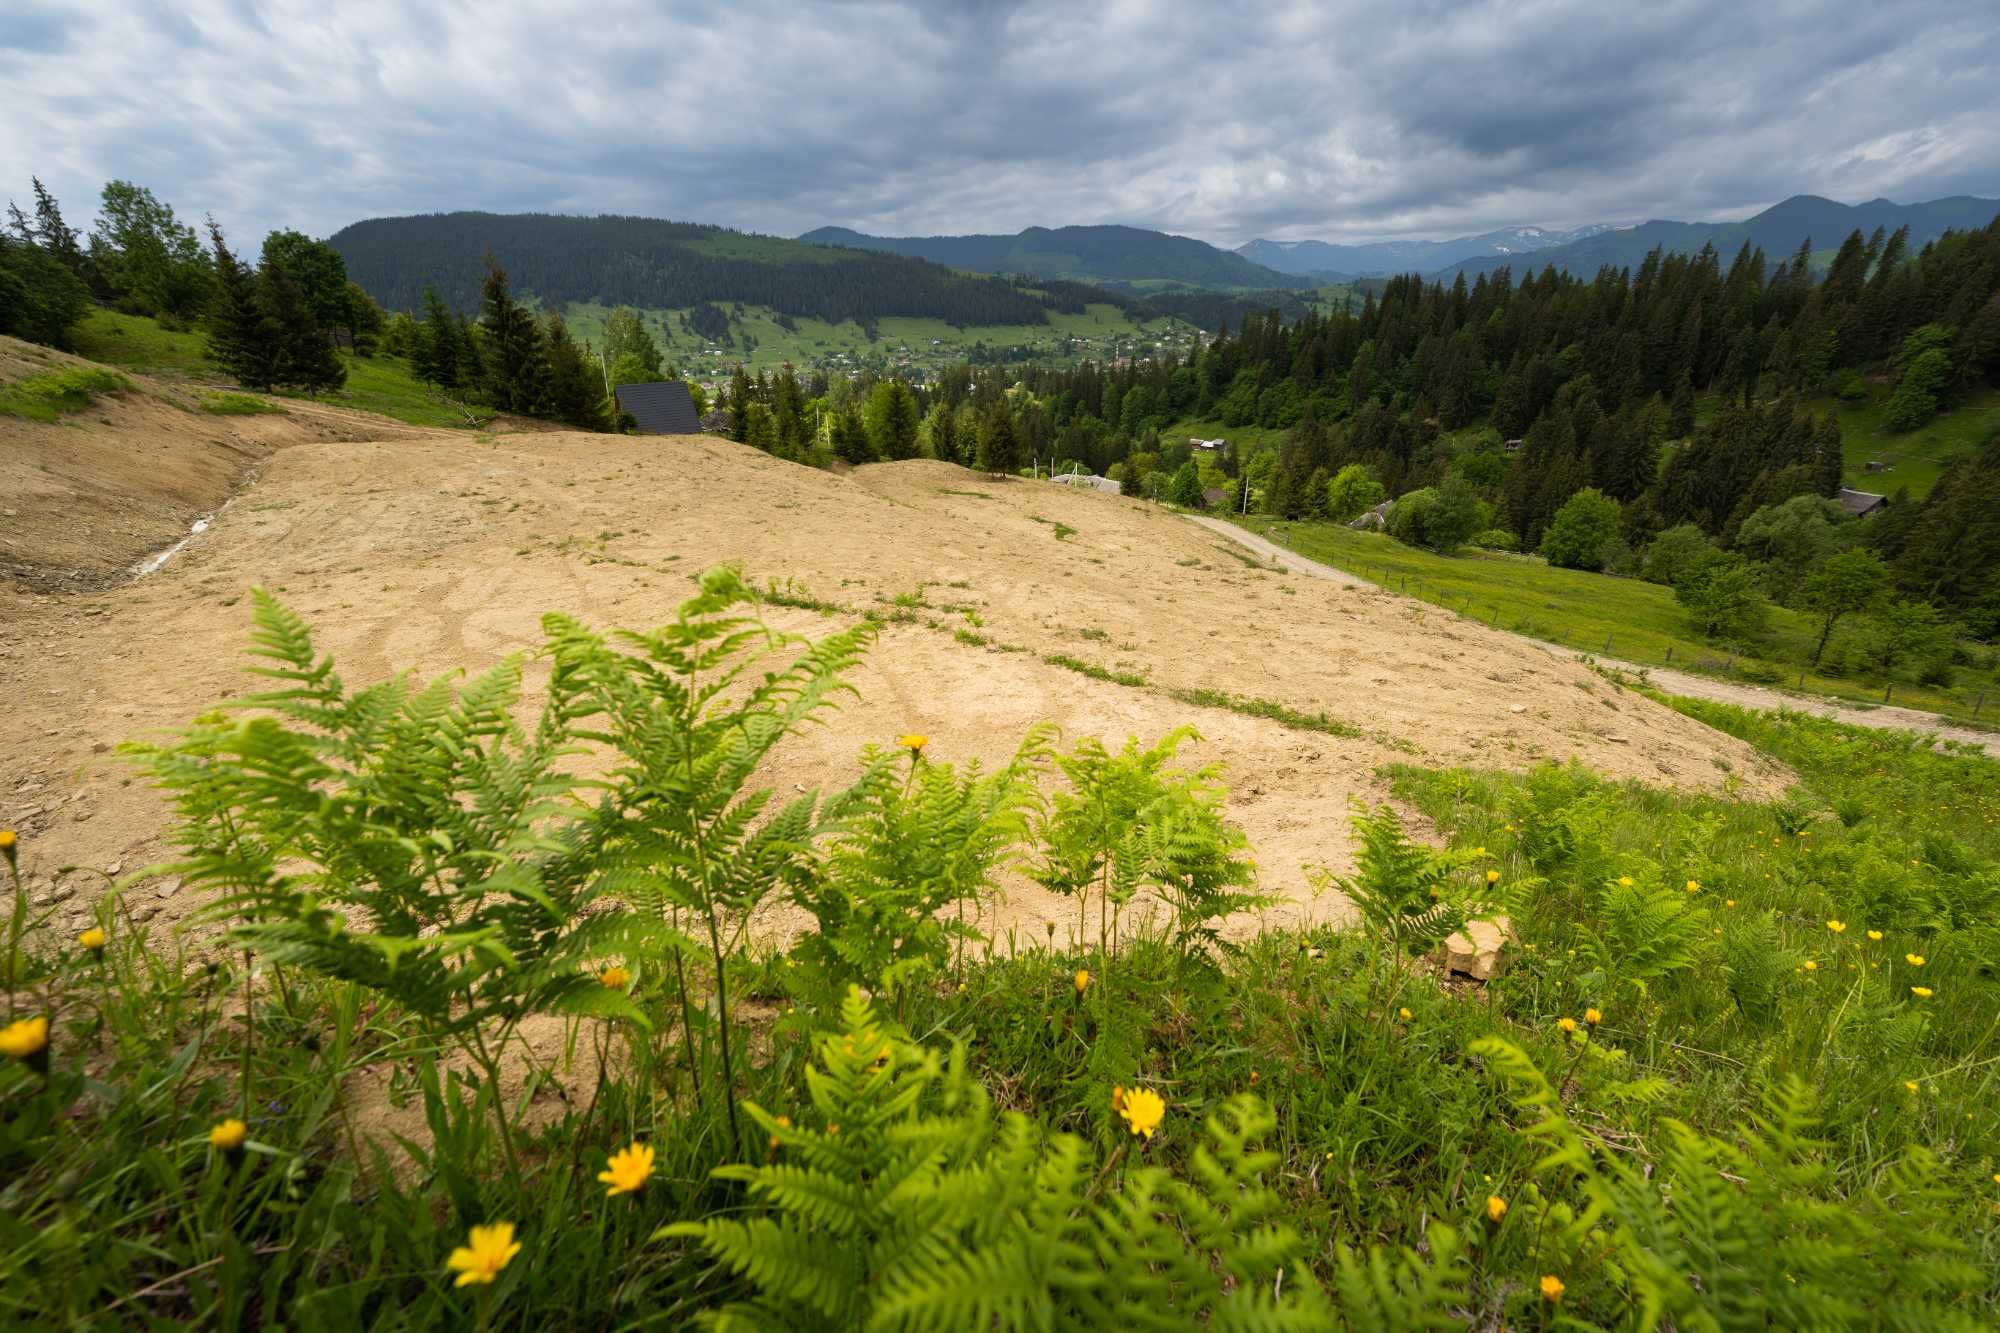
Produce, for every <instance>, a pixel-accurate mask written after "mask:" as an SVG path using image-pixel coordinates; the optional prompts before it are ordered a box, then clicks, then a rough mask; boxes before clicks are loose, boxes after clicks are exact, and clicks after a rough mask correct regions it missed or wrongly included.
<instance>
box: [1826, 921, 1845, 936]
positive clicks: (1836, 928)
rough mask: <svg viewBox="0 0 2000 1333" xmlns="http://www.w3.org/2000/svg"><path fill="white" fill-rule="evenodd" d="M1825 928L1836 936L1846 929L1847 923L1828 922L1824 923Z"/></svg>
mask: <svg viewBox="0 0 2000 1333" xmlns="http://www.w3.org/2000/svg"><path fill="white" fill-rule="evenodd" d="M1826 928H1827V929H1828V930H1830V931H1832V932H1833V933H1834V934H1836V935H1838V934H1840V932H1841V931H1843V930H1846V929H1847V923H1846V922H1845V921H1829V922H1827V923H1826Z"/></svg>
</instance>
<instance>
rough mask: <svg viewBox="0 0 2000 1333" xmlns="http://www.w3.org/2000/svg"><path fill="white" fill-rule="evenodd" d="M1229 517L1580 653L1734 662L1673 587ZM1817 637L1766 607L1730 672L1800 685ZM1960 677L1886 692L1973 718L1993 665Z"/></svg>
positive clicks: (1873, 693)
mask: <svg viewBox="0 0 2000 1333" xmlns="http://www.w3.org/2000/svg"><path fill="white" fill-rule="evenodd" d="M1230 521H1231V522H1235V523H1239V524H1240V525H1241V526H1243V527H1244V528H1247V529H1248V530H1250V531H1252V532H1257V533H1262V534H1263V535H1264V536H1266V537H1269V538H1270V539H1271V540H1273V541H1275V542H1278V543H1279V544H1280V545H1282V546H1285V547H1286V548H1288V549H1290V550H1293V551H1297V552H1298V553H1299V554H1300V555H1304V556H1308V557H1310V558H1312V559H1314V560H1318V561H1320V562H1321V563H1323V564H1328V565H1332V566H1333V567H1334V568H1336V569H1342V570H1346V571H1347V572H1348V573H1350V574H1356V575H1359V576H1360V577H1362V578H1364V579H1368V580H1369V581H1371V582H1374V583H1377V584H1379V585H1381V586H1383V587H1385V588H1387V589H1389V590H1390V591H1391V592H1399V593H1405V594H1407V595H1409V596H1411V597H1415V598H1418V599H1420V600H1422V601H1425V602H1430V603H1432V604H1433V605H1438V606H1443V607H1445V608H1447V609H1449V610H1452V611H1456V612H1459V613H1461V614H1464V615H1467V616H1471V617H1472V618H1474V619H1476V620H1481V621H1484V622H1485V623H1487V624H1489V625H1495V626H1497V627H1498V628H1500V629H1504V630H1510V631H1512V632H1514V633H1516V634H1525V635H1527V636H1529V637H1530V638H1536V639H1542V640H1544V641H1546V642H1549V643H1554V644H1560V645H1562V646H1564V647H1567V648H1574V649H1576V650H1578V651H1579V652H1588V653H1594V654H1598V655H1602V656H1607V657H1616V658H1622V659H1624V660H1625V661H1628V662H1636V663H1639V664H1640V665H1643V666H1668V667H1672V668H1674V669H1675V670H1682V671H1699V672H1709V673H1715V674H1724V673H1725V670H1726V668H1727V667H1728V664H1729V661H1730V658H1731V655H1732V654H1731V651H1730V649H1729V648H1728V647H1726V646H1721V645H1717V644H1713V643H1706V642H1704V641H1703V640H1702V639H1701V638H1700V637H1699V636H1698V635H1696V634H1695V633H1694V632H1693V631H1692V630H1691V629H1690V628H1689V627H1688V623H1687V615H1686V612H1685V611H1684V610H1683V609H1682V608H1681V606H1680V604H1679V603H1677V602H1676V601H1675V600H1674V592H1673V589H1671V588H1667V587H1662V586H1661V585H1659V584H1654V583H1645V582H1642V581H1640V580H1638V579H1624V578H1612V577H1610V576H1609V575H1604V574H1591V573H1585V572H1583V571H1581V570H1573V569H1556V568H1553V567H1551V566H1550V565H1549V564H1548V563H1546V562H1545V561H1543V560H1541V559H1539V558H1538V557H1534V556H1522V555H1504V554H1501V553H1498V552H1491V551H1478V550H1473V549H1471V548H1466V549H1463V550H1461V551H1459V552H1458V553H1457V554H1456V555H1450V556H1443V555H1438V554H1435V553H1434V552H1430V551H1423V550H1418V549H1416V548H1415V547H1410V546H1405V545H1403V544H1402V543H1400V542H1397V541H1395V540H1393V539H1391V538H1389V537H1386V536H1383V535H1381V534H1379V533H1366V532H1357V531H1355V530H1353V529H1351V528H1348V527H1344V526H1341V525H1338V524H1329V523H1290V522H1285V521H1283V520H1279V519H1272V518H1269V517H1266V516H1262V515H1257V514H1252V515H1250V516H1248V517H1247V518H1234V517H1232V518H1231V520H1230ZM1815 637H1816V633H1815V629H1814V627H1813V625H1812V624H1811V622H1810V621H1809V620H1808V619H1807V618H1806V617H1804V616H1801V615H1799V614H1797V613H1795V612H1792V611H1788V610H1786V609H1785V608H1783V607H1773V608H1772V609H1771V628H1770V635H1769V637H1768V638H1767V639H1765V640H1762V641H1760V642H1758V643H1756V644H1754V645H1752V646H1751V647H1750V651H1748V652H1746V653H1744V654H1743V657H1742V658H1741V659H1739V660H1738V662H1737V671H1738V672H1739V673H1740V672H1741V671H1742V670H1744V669H1746V668H1747V669H1748V670H1749V671H1751V672H1753V673H1755V672H1757V671H1759V670H1760V667H1759V666H1758V665H1756V664H1757V663H1763V664H1768V666H1767V667H1766V668H1763V669H1764V670H1765V671H1766V673H1767V674H1768V675H1769V676H1770V677H1771V682H1772V683H1776V684H1779V685H1782V686H1783V687H1784V688H1786V689H1796V688H1799V687H1800V686H1799V682H1800V668H1801V666H1802V665H1803V664H1804V662H1805V661H1806V659H1807V658H1808V657H1809V656H1810V655H1811V651H1812V645H1813V642H1814V639H1815ZM1958 677H1959V679H1958V681H1957V683H1956V684H1955V685H1953V686H1952V687H1951V688H1949V689H1941V688H1938V687H1934V686H1926V685H1917V684H1912V683H1908V682H1904V681H1900V680H1899V681H1897V682H1895V683H1894V684H1893V686H1891V687H1890V689H1891V696H1890V702H1893V703H1896V704H1900V705H1902V706H1904V707H1908V708H1919V709H1925V710H1928V711H1931V712H1936V713H1942V714H1945V715H1947V716H1951V717H1955V718H1962V719H1970V718H1971V717H1972V711H1973V709H1974V708H1975V707H1976V706H1977V705H1978V700H1979V696H1980V695H1981V694H1982V693H1983V692H1986V691H1988V690H1993V691H1994V692H1995V694H1996V696H2000V688H1996V684H1995V680H1994V678H1993V676H1992V674H1991V668H1990V666H1989V667H1988V668H1987V669H1986V670H1984V671H1975V670H1973V669H1964V668H1962V669H1960V671H1959V672H1958ZM1803 689H1804V691H1805V692H1806V693H1808V694H1821V695H1826V696H1829V697H1832V698H1837V699H1844V700H1849V701H1852V702H1855V703H1880V702H1881V701H1882V693H1883V689H1884V682H1881V681H1868V680H1860V679H1843V678H1839V677H1831V676H1822V675H1819V674H1817V673H1813V672H1807V673H1806V674H1805V676H1804V686H1803ZM1996 711H2000V697H1996V698H1993V699H1989V700H1988V703H1987V706H1986V707H1985V708H1984V709H1982V710H1981V712H1980V718H1981V719H1983V720H1992V719H1993V718H1994V717H1995V714H1996Z"/></svg>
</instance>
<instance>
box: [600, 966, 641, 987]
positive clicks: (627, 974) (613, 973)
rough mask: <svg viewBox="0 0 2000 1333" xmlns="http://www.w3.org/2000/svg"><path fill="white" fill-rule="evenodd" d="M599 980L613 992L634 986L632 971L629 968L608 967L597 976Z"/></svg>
mask: <svg viewBox="0 0 2000 1333" xmlns="http://www.w3.org/2000/svg"><path fill="white" fill-rule="evenodd" d="M597 979H598V980H599V981H600V982H602V983H603V984H604V985H606V986H609V987H610V988H611V989H612V990H624V989H625V988H626V987H627V986H629V985H631V984H632V969H631V968H629V967H607V968H605V969H604V970H603V971H602V972H599V973H598V974H597Z"/></svg>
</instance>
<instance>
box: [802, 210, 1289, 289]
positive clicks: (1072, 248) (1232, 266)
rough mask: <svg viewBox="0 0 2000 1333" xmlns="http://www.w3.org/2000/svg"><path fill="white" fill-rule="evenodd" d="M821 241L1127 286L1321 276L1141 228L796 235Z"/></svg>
mask: <svg viewBox="0 0 2000 1333" xmlns="http://www.w3.org/2000/svg"><path fill="white" fill-rule="evenodd" d="M799 239H800V240H801V241H807V242H810V243H812V244H814V245H818V246H827V247H840V248H844V249H850V250H868V251H876V252H883V253H889V254H897V255H904V256H906V257H909V258H912V259H928V260H930V261H931V262H932V263H936V264H947V265H949V266H951V267H952V268H958V269H967V270H970V271H971V272H974V273H1018V274H1025V275H1027V276H1029V277H1036V278H1062V279H1068V280H1070V281H1074V282H1092V283H1100V284H1104V285H1109V286H1119V287H1126V288H1128V289H1131V290H1135V291H1146V290H1160V289H1162V288H1167V287H1177V288H1213V289H1221V290H1225V291H1265V290H1276V291H1282V290H1286V289H1292V288H1310V287H1316V286H1318V285H1319V282H1320V279H1318V278H1315V277H1311V276H1307V275H1304V274H1296V273H1280V272H1278V271H1277V270H1275V269H1269V268H1265V267H1264V266H1263V265H1262V264H1256V263H1252V262H1251V261H1250V260H1248V259H1245V258H1244V257H1243V256H1242V255H1239V254H1234V253H1232V252H1230V251H1228V250H1221V249H1217V248H1216V247H1215V246H1212V245H1210V244H1208V243H1207V242H1206V241H1197V240H1194V239H1192V238H1190V237H1187V236H1173V235H1170V234H1168V233H1166V232H1160V231H1148V230H1146V229H1145V228H1143V227H1115V226H1105V227H1029V228H1028V229H1027V230H1026V231H1022V232H1017V233H1016V234H1014V235H1012V236H997V235H994V236H868V235H864V234H862V233H861V232H858V231H850V230H848V229H847V228H845V227H821V228H820V229H819V230H817V231H809V232H807V233H806V234H805V235H803V236H801V237H799Z"/></svg>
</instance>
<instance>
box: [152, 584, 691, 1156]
mask: <svg viewBox="0 0 2000 1333" xmlns="http://www.w3.org/2000/svg"><path fill="white" fill-rule="evenodd" d="M254 599H255V601H254V613H253V615H254V624H255V631H254V633H253V636H252V643H253V649H252V651H253V654H254V655H255V657H256V658H257V659H259V661H260V663H261V665H259V666H257V667H255V668H253V670H254V671H255V672H256V673H257V674H259V675H263V676H266V677H269V678H271V679H274V680H277V681H279V682H282V685H281V688H278V689H274V690H269V691H265V692H263V693H259V694H254V695H251V696H249V697H248V698H245V699H243V700H240V701H238V702H237V703H235V704H233V705H229V706H227V707H225V708H223V709H219V710H216V711H213V712H210V713H206V714H204V715H202V716H201V717H199V718H197V719H196V720H195V721H194V723H193V724H192V725H190V726H189V727H188V728H187V729H185V730H184V731H182V732H181V733H180V734H179V735H178V736H177V737H175V738H173V739H171V740H168V741H165V742H162V743H160V744H147V745H131V746H127V747H126V749H127V752H128V753H130V754H132V755H133V756H135V757H136V759H137V760H138V762H139V763H140V765H141V766H142V767H143V768H144V769H145V770H146V771H148V772H149V773H150V774H151V775H152V777H153V778H154V780H155V782H156V783H157V784H158V785H159V786H161V787H163V788H164V789H166V790H167V791H168V792H169V793H170V795H171V797H172V800H173V803H174V806H175V808H176V812H177V814H178V816H179V822H178V827H177V828H176V830H175V833H174V835H173V836H174V837H175V839H176V840H177V841H178V842H179V844H180V847H181V851H182V858H181V860H180V861H179V862H178V863H177V864H176V865H174V866H173V867H171V868H172V869H173V870H174V871H175V872H176V873H179V874H182V875H184V876H186V877H188V878H189V879H191V880H192V881H194V882H196V883H199V884H202V885H205V886H209V887H212V888H214V889H216V890H218V891H219V892H220V896H219V897H218V898H217V899H216V900H215V901H214V902H213V903H212V904H211V905H210V906H209V907H208V908H207V909H206V910H207V912H208V914H209V915H210V916H211V917H212V918H218V919H222V920H225V921H228V922H229V923H230V933H231V937H232V939H233V940H234V941H235V942H236V943H237V944H238V945H240V946H241V947H243V948H245V949H248V950H251V951H253V952H254V953H256V954H258V955H260V956H261V957H263V958H264V959H265V960H266V961H267V962H269V963H271V964H273V965H275V966H277V967H280V968H284V967H299V968H304V969H307V970H309V971H312V972H315V973H319V974H321V975H323V976H328V977H334V978H339V979H341V980H344V981H348V982H352V983H354V984H357V985H360V986H364V987H366V988H368V989H370V990H372V991H375V992H377V993H378V994H380V995H383V996H385V997H387V998H389V999H392V1000H393V1001H395V1002H396V1003H397V1004H398V1005H400V1006H402V1007H403V1008H404V1009H405V1010H407V1011H408V1012H409V1013H410V1015H411V1016H412V1017H414V1018H415V1019H416V1020H417V1021H418V1022H420V1023H421V1024H422V1025H423V1026H424V1028H425V1029H426V1030H427V1031H428V1032H429V1034H430V1036H431V1038H432V1040H433V1043H434V1045H437V1046H444V1045H457V1046H458V1047H460V1048H461V1049H462V1050H464V1051H465V1053H466V1054H467V1055H468V1056H469V1057H470V1058H471V1059H472V1060H473V1062H474V1063H476V1064H477V1065H478V1066H479V1068H480V1070H481V1071H482V1072H483V1074H484V1075H485V1077H486V1080H487V1082H488V1085H489V1089H490V1091H491V1093H492V1094H493V1098H494V1104H495V1108H496V1110H495V1114H496V1116H497V1117H498V1119H499V1121H500V1140H501V1142H502V1144H503V1145H504V1146H505V1147H506V1149H507V1152H508V1155H509V1158H510V1160H512V1157H513V1151H514V1149H513V1140H512V1135H511V1128H510V1126H509V1124H508V1122H507V1117H506V1115H505V1113H504V1111H502V1110H500V1109H499V1102H498V1094H499V1062H500V1057H501V1053H502V1052H503V1051H504V1049H505V1048H506V1046H507V1044H508V1042H509V1040H510V1039H511V1037H512V1034H513V1032H514V1030H515V1028H516V1027H517V1026H518V1024H519V1023H520V1022H521V1021H522V1020H523V1019H524V1018H526V1017H527V1016H528V1015H530V1014H533V1013H568V1014H594V1015H616V1016H619V1017H624V1018H629V1019H632V1020H635V1021H643V1019H644V1015H643V1014H642V1013H641V1012H640V1011H639V1010H638V1009H637V1008H636V1007H635V1006H634V1005H633V1004H632V1003H631V1001H630V1000H628V999H627V998H626V997H625V996H623V995H622V994H620V993H618V992H616V991H613V990H610V989H608V988H606V987H604V986H601V985H598V984H596V983H595V981H594V980H592V979H591V978H590V977H588V976H587V975H586V973H585V970H584V968H585V964H586V962H587V961H588V960H590V959H591V958H593V957H597V956H600V955H603V954H606V953H624V952H628V951H635V950H638V949H641V948H643V947H645V944H646V942H647V940H648V938H649V937H650V936H652V935H653V934H654V933H655V931H654V928H653V927H652V925H651V924H650V923H648V922H646V921H644V920H641V919H635V918H634V917H633V916H631V915H630V914H629V913H624V912H618V911H611V912H587V911H586V909H588V908H590V907H591V906H592V904H593V903H595V902H596V900H597V898H598V896H599V894H600V892H601V889H602V882H601V879H600V877H599V875H598V873H597V863H598V860H599V858H600V856H601V853H602V848H603V846H604V845H605V843H606V841H607V840H608V839H609V838H610V837H611V836H612V834H613V833H614V831H615V830H613V829H612V828H610V827H609V826H608V825H607V823H606V821H605V820H604V819H602V818H600V817H598V816H597V815H595V814H593V813H592V812H590V811H588V810H587V809H585V808H584V807H582V806H581V805H579V804H578V803H577V802H576V801H575V800H574V799H572V793H573V791H574V789H575V782H574V780H573V779H571V778H570V777H568V776H566V775H565V772H564V768H563V764H564V762H565V761H566V760H568V759H569V758H570V757H571V756H573V755H574V754H575V753H576V745H575V742H574V739H573V737H572V736H571V734H570V731H569V727H568V724H567V717H566V715H567V711H568V709H569V708H570V707H571V704H570V700H569V698H568V696H567V694H566V693H565V692H564V691H563V690H561V689H552V690H551V692H550V696H549V699H548V702H547V703H546V705H545V706H544V708H543V711H542V715H541V718H540V721H539V723H538V725H537V726H536V728H535V730H534V732H533V733H532V734H528V733H525V732H524V731H523V730H522V729H521V727H520V726H519V725H518V724H517V723H516V722H515V720H514V714H515V709H516V705H517V704H518V702H519V699H520V690H521V663H520V660H519V659H518V658H508V659H506V660H504V661H502V662H501V663H500V664H499V665H497V666H495V667H493V668H492V669H491V670H489V671H487V672H485V673H484V674H482V675H480V676H477V677H475V678H473V679H472V680H470V681H467V682H463V683H460V682H458V681H456V680H455V679H454V678H453V677H451V676H446V677H441V678H439V679H438V680H435V681H433V682H431V683H430V684H429V685H427V686H423V687H418V686H416V685H415V684H413V683H412V682H411V681H410V680H409V679H408V678H407V677H397V678H394V679H392V680H388V681H384V682H382V683H380V684H377V685H373V686H370V687H368V688H366V689H362V690H357V691H353V692H350V691H349V690H348V689H347V688H346V686H345V685H344V684H343V682H342V681H341V678H340V677H339V676H338V675H337V674H335V672H334V669H333V661H332V659H331V658H328V657H324V656H321V655H320V654H318V653H317V652H316V651H315V649H314V647H313V643H312V637H311V634H310V632H309V631H308V630H307V628H306V626H305V623H304V622H303V621H302V620H300V619H299V617H298V616H297V615H295V614H294V613H292V612H291V611H289V610H287V609H286V608H285V607H283V606H281V605H280V604H279V603H278V602H277V601H276V600H275V599H273V598H272V597H271V596H270V595H269V594H268V593H266V592H264V591H262V590H261V589H260V590H258V591H257V592H256V593H255V594H254ZM245 714H248V715H247V716H246V715H245Z"/></svg>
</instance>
